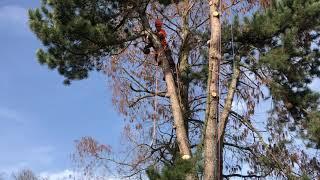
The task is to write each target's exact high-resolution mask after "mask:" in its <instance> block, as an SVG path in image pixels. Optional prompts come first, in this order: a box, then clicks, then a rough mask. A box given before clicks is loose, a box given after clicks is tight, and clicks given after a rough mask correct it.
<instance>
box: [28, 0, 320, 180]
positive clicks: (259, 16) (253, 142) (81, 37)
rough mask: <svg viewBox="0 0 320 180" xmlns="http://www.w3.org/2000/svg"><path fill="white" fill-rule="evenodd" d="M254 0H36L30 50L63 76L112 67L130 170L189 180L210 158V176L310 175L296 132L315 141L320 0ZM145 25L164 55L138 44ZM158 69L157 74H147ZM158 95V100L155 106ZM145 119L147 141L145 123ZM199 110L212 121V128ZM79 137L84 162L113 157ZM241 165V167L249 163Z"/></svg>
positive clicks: (311, 160) (314, 167) (312, 164)
mask: <svg viewBox="0 0 320 180" xmlns="http://www.w3.org/2000/svg"><path fill="white" fill-rule="evenodd" d="M214 2H215V3H214V6H215V8H216V9H215V10H220V9H218V7H219V4H220V1H214ZM258 2H259V1H256V0H250V1H241V2H238V1H222V2H221V3H222V7H221V8H225V9H224V10H225V11H223V12H220V14H216V13H215V11H209V7H211V8H212V4H209V3H208V2H204V1H200V0H184V1H162V0H161V1H146V0H132V1H131V0H129V1H122V0H116V1H113V0H112V1H111V0H89V1H88V0H50V1H49V0H43V1H42V7H41V8H38V9H35V10H30V11H29V16H30V27H31V29H32V31H33V32H34V33H35V34H36V35H37V37H38V38H39V39H40V40H41V41H42V42H43V44H44V46H45V48H43V49H42V50H39V51H38V53H37V54H38V59H39V62H40V63H41V64H44V65H47V66H48V67H49V68H50V69H56V70H58V72H59V73H60V74H61V75H63V76H64V77H65V78H66V80H65V83H66V84H70V82H71V81H72V80H81V79H84V78H87V77H88V75H89V72H90V71H94V70H97V71H101V70H103V71H105V72H106V74H107V75H108V76H109V77H110V84H111V86H112V87H113V93H114V96H113V98H114V99H113V101H114V103H115V105H116V107H117V108H118V110H119V112H120V113H121V114H123V115H124V116H125V117H126V118H128V119H129V120H130V123H129V124H128V126H126V128H125V134H126V135H127V137H128V141H129V142H131V143H132V144H130V145H129V147H132V146H133V147H132V149H131V150H130V151H129V154H130V155H129V156H128V157H132V159H131V161H130V162H128V163H123V162H122V161H121V162H118V163H119V164H121V165H123V166H125V167H127V168H124V170H127V171H129V172H131V173H130V174H129V175H128V176H130V175H137V174H138V173H139V172H141V169H146V168H147V167H151V168H150V169H149V170H148V171H147V174H148V175H149V177H150V178H151V179H152V178H153V179H157V178H158V179H159V178H160V179H161V178H162V179H165V178H169V179H174V178H177V179H179V178H181V175H182V174H186V172H187V174H188V173H191V174H194V176H193V177H192V176H190V174H188V175H187V176H186V178H189V179H190V178H191V179H192V178H194V179H195V175H196V174H200V176H202V175H203V173H204V174H205V175H206V173H207V174H208V173H211V169H212V168H214V170H213V171H215V172H213V175H212V174H209V175H208V177H209V178H211V179H212V178H213V176H214V177H216V178H217V179H219V178H220V179H221V178H222V176H224V177H225V178H231V177H242V178H260V177H268V176H269V177H277V178H281V177H282V178H287V179H298V178H311V179H312V178H314V177H317V176H319V174H320V163H319V158H318V157H317V156H315V157H313V156H312V155H311V154H309V153H308V149H306V148H305V147H304V148H298V147H297V146H296V145H297V143H298V146H299V143H300V144H301V142H297V141H296V140H295V138H294V137H297V139H299V140H301V139H303V140H304V141H305V142H307V143H308V145H309V146H312V147H315V148H319V145H320V139H319V136H318V133H319V131H320V119H319V117H320V114H319V105H318V104H319V97H320V96H319V94H318V93H317V92H313V91H312V90H311V89H310V88H309V85H310V83H311V82H312V81H313V80H314V79H315V78H317V77H319V76H320V72H319V71H320V69H319V65H320V64H319V63H320V62H319V47H318V46H319V36H320V29H319V27H320V22H319V21H320V17H319V16H320V3H319V2H318V1H317V0H278V1H276V0H275V1H273V2H272V3H267V2H268V1H260V2H261V3H262V4H261V5H258V4H257V3H258ZM238 3H239V4H238ZM254 6H255V7H256V8H253V7H254ZM230 7H232V8H234V9H236V10H239V13H237V14H235V16H234V17H232V19H233V22H232V23H229V19H230V17H226V15H227V13H228V11H229V9H228V8H230ZM243 7H244V9H243ZM247 8H248V9H250V10H252V11H254V10H255V9H258V10H256V11H255V12H250V13H249V15H248V16H245V15H243V14H241V13H240V11H243V10H244V11H248V9H247ZM234 9H231V11H230V12H231V14H233V10H234ZM213 10H214V9H213ZM214 14H215V15H214ZM209 15H214V18H216V19H215V22H216V23H218V24H220V23H221V26H222V29H221V30H222V36H221V38H222V39H221V48H222V54H221V57H220V56H219V55H220V54H219V53H220V52H218V48H219V44H218V43H219V38H218V39H216V41H212V37H213V36H211V41H209V43H208V40H209V39H210V37H209V36H210V34H211V35H212V34H214V35H218V34H219V31H220V27H219V26H211V27H210V21H209V20H208V17H209ZM223 17H226V18H223ZM157 18H161V19H163V21H164V23H165V25H166V26H165V27H164V28H165V30H166V31H167V33H168V36H169V37H168V38H167V40H168V42H169V46H168V47H169V48H170V50H171V54H170V55H168V54H166V55H164V54H162V53H161V52H163V50H164V48H163V47H162V46H161V44H160V42H159V39H158V38H157V36H156V34H155V33H154V30H153V27H152V23H153V22H154V21H155V19H157ZM220 18H221V19H222V20H223V21H220ZM211 22H212V21H211ZM212 24H213V23H211V25H212ZM231 32H232V33H231ZM146 35H148V36H149V37H150V38H151V39H152V41H153V42H154V46H155V47H154V50H153V52H154V53H158V54H159V56H158V58H159V60H161V61H162V62H163V64H162V66H160V67H157V65H156V63H155V61H154V54H153V55H152V54H151V55H149V56H146V55H144V54H143V53H142V50H143V48H144V46H145V45H146V43H147V42H146V41H148V38H146ZM214 37H216V36H214ZM317 44H318V45H317ZM209 45H210V46H209ZM170 58H172V59H173V60H174V61H175V62H176V63H177V70H178V73H177V74H178V75H177V77H174V76H173V73H171V70H170V68H169V66H168V61H169V60H170ZM212 59H219V60H220V61H221V63H219V61H212ZM213 62H215V64H214V63H213ZM219 64H221V67H220V68H217V67H218V65H219ZM214 68H216V70H220V71H218V72H219V73H220V74H219V73H215V69H214ZM160 69H161V70H162V71H161V72H162V73H163V74H164V77H165V82H161V81H159V79H158V77H157V76H156V75H154V72H155V71H156V70H158V71H160ZM217 74H219V75H220V78H219V79H220V81H218V77H217V76H216V75H217ZM156 81H157V82H158V83H155V82H156ZM218 82H219V83H220V89H221V91H220V92H219V91H218V89H217V88H216V87H217V84H218ZM155 84H158V86H157V87H156V85H155ZM207 91H208V92H207ZM166 92H168V93H169V95H170V97H169V98H168V97H166V95H165V94H166ZM214 92H215V93H214ZM155 96H157V97H158V98H159V99H158V100H157V107H158V108H157V109H156V110H153V108H151V107H153V105H154V104H153V103H154V100H153V98H154V97H155ZM217 96H218V98H219V99H220V100H219V99H216V97H217ZM270 98H271V100H270ZM212 99H214V101H215V103H213V104H211V102H213V101H212ZM262 101H272V102H273V107H272V109H271V111H270V113H269V114H270V116H269V119H268V120H266V121H265V122H264V123H265V124H267V125H266V127H261V125H259V124H258V123H257V122H256V121H257V120H256V119H254V118H255V117H254V114H255V111H256V106H257V105H258V104H259V103H260V102H262ZM232 102H241V104H243V106H245V108H244V112H239V111H236V110H235V109H234V108H233V107H232ZM206 104H207V106H206ZM216 106H219V108H216ZM154 111H155V112H156V113H155V112H154ZM155 114H156V115H155ZM215 114H219V118H218V119H217V120H215V119H214V118H215V117H216V116H215ZM204 117H205V118H204ZM154 119H156V122H157V124H158V125H157V128H158V130H157V133H156V138H155V139H153V138H154V137H153V136H152V135H151V136H150V134H152V133H150V131H149V129H150V128H151V127H152V125H150V124H151V123H150V122H152V121H153V120H154ZM208 120H210V121H211V122H213V123H215V124H213V125H212V124H211V125H212V127H213V128H212V127H211V125H210V126H208V123H207V122H209V121H208ZM262 128H263V131H262V132H261V129H262ZM206 129H207V131H206ZM208 130H210V131H211V130H212V134H210V132H209V131H208ZM208 132H209V134H208V135H207V136H205V135H206V133H208ZM209 135H210V136H209ZM293 136H294V137H293ZM208 137H209V138H211V139H208ZM150 140H152V142H153V143H151V145H150V143H149V141H150ZM206 140H207V141H206ZM204 141H206V142H205V143H203V142H204ZM210 143H212V144H213V147H215V148H216V149H215V153H214V155H213V157H211V156H210V157H209V156H206V155H204V156H203V154H204V152H206V151H207V152H209V151H211V149H212V148H211V149H210V148H208V147H210V146H208V144H210ZM80 144H81V146H79V147H81V148H80V149H78V150H79V152H78V156H79V158H82V159H83V158H88V159H87V160H88V161H85V162H88V164H89V165H93V164H95V163H97V161H98V162H99V163H98V164H100V165H101V164H104V163H107V162H110V161H111V162H117V161H115V160H114V159H110V158H109V157H108V155H109V154H110V152H109V151H107V153H105V151H104V150H105V149H109V148H104V147H105V146H103V145H99V144H97V142H95V141H90V142H88V141H81V142H80ZM203 144H204V147H203ZM209 153H210V152H209ZM216 153H217V154H216ZM132 154H133V155H132ZM85 155H87V156H85ZM186 157H188V158H190V157H191V160H192V161H191V162H192V163H191V165H193V166H194V167H197V168H191V169H189V167H190V166H189V165H190V164H188V160H187V161H185V160H181V159H184V158H186ZM216 157H217V158H216ZM188 158H187V159H188ZM180 160H181V161H180ZM211 161H212V162H213V163H207V162H211ZM185 163H187V164H188V165H187V166H184V164H185ZM212 164H213V166H211V167H209V165H212ZM242 166H246V167H247V168H248V170H247V172H246V173H243V170H242V168H241V167H242ZM298 167H299V168H298ZM156 169H157V170H156ZM158 169H160V170H158ZM189 170H190V171H189ZM127 171H126V172H127ZM192 172H193V173H192ZM240 173H242V174H240Z"/></svg>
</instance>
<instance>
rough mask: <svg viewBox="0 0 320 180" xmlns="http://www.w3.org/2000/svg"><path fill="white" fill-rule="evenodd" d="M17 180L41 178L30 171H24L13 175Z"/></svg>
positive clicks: (37, 179) (36, 179)
mask: <svg viewBox="0 0 320 180" xmlns="http://www.w3.org/2000/svg"><path fill="white" fill-rule="evenodd" d="M12 177H13V179H15V180H39V178H38V177H37V176H36V175H35V174H34V173H33V171H31V170H29V169H23V170H21V171H19V172H17V173H13V174H12Z"/></svg>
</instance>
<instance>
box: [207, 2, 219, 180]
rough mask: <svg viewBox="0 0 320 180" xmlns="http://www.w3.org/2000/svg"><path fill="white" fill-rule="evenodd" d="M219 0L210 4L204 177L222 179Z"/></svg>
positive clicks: (214, 179) (211, 179)
mask: <svg viewBox="0 0 320 180" xmlns="http://www.w3.org/2000/svg"><path fill="white" fill-rule="evenodd" d="M219 3H220V1H219V0H211V1H209V4H210V26H211V37H210V48H209V76H208V82H207V83H208V86H207V87H208V92H207V93H208V94H207V111H206V125H205V132H204V133H205V134H204V159H205V160H204V162H205V163H204V179H205V180H219V179H222V173H221V168H220V166H219V161H220V160H219V159H221V158H219V154H220V149H218V148H221V147H220V144H219V142H218V132H217V130H218V113H219V109H218V105H219V88H218V87H219V65H220V58H221V54H220V47H219V45H220V35H221V28H220V27H221V26H220V17H219Z"/></svg>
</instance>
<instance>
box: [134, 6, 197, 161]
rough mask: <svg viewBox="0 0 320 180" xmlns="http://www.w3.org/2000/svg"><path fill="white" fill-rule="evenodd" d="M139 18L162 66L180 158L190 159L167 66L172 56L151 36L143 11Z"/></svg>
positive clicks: (174, 85)
mask: <svg viewBox="0 0 320 180" xmlns="http://www.w3.org/2000/svg"><path fill="white" fill-rule="evenodd" d="M140 18H141V21H142V25H143V27H144V28H145V29H146V31H147V32H148V34H149V35H151V37H152V41H153V44H154V46H155V47H154V48H155V50H156V51H158V53H159V56H158V58H159V61H161V62H162V64H163V72H164V77H165V80H166V84H167V91H168V94H169V96H170V102H171V109H172V115H173V120H174V125H175V127H176V135H177V142H178V146H179V151H180V155H181V158H182V159H190V158H191V155H192V154H191V149H190V144H189V139H188V136H187V131H186V127H185V120H184V118H183V112H182V109H181V106H180V103H179V97H178V91H177V87H176V83H175V80H174V77H173V74H172V71H171V68H170V66H169V61H173V60H172V56H171V54H169V53H166V51H165V49H164V48H163V47H162V45H161V43H160V41H159V39H158V37H157V36H156V35H155V34H153V32H152V30H151V28H150V25H149V21H148V19H147V16H146V14H145V11H144V10H143V11H141V16H140Z"/></svg>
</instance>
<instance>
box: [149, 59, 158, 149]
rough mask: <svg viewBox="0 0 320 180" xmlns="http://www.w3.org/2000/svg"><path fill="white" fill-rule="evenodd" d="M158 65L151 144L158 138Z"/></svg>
mask: <svg viewBox="0 0 320 180" xmlns="http://www.w3.org/2000/svg"><path fill="white" fill-rule="evenodd" d="M158 67H159V66H158V65H156V72H155V79H156V82H155V94H154V101H153V102H154V105H153V116H152V119H153V129H152V140H151V143H150V146H152V145H153V143H154V142H155V140H156V136H157V113H158V98H157V96H158Z"/></svg>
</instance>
